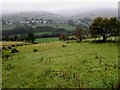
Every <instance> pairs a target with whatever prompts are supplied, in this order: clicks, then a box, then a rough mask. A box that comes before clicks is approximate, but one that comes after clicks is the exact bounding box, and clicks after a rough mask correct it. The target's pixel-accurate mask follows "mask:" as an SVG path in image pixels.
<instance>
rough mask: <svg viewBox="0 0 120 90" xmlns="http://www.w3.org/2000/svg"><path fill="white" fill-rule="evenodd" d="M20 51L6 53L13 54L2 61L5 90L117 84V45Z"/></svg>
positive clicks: (23, 48) (51, 45)
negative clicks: (8, 89) (7, 89)
mask: <svg viewBox="0 0 120 90" xmlns="http://www.w3.org/2000/svg"><path fill="white" fill-rule="evenodd" d="M63 45H66V47H62V46H63ZM17 49H18V50H19V53H15V54H10V50H7V51H3V54H5V53H8V54H10V57H9V58H8V59H6V58H3V60H2V64H3V65H2V68H3V69H2V70H3V73H2V75H3V77H2V78H3V88H55V87H57V88H61V87H62V88H112V86H115V85H116V84H117V83H118V82H117V81H118V47H117V45H116V44H114V43H101V44H95V43H76V42H71V43H69V44H66V43H65V42H50V43H41V44H35V45H27V46H20V47H17ZM35 49H36V50H38V51H37V52H33V50H35Z"/></svg>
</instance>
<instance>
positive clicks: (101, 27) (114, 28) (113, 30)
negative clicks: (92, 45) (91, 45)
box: [90, 17, 120, 41]
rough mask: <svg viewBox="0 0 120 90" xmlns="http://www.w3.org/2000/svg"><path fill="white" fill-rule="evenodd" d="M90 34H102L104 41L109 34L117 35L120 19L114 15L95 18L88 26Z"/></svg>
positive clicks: (119, 29) (119, 28)
mask: <svg viewBox="0 0 120 90" xmlns="http://www.w3.org/2000/svg"><path fill="white" fill-rule="evenodd" d="M90 33H91V35H92V36H102V37H103V41H106V40H107V38H109V37H110V36H118V35H119V34H120V21H119V20H118V19H117V18H116V17H112V18H110V19H108V18H102V17H98V18H96V19H95V20H94V21H93V23H92V25H91V26H90Z"/></svg>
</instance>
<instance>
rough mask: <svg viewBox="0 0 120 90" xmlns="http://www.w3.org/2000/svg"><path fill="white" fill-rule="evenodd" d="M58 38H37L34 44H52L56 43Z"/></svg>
mask: <svg viewBox="0 0 120 90" xmlns="http://www.w3.org/2000/svg"><path fill="white" fill-rule="evenodd" d="M58 40H59V39H58V37H51V38H37V39H36V40H35V42H36V43H40V42H54V41H58Z"/></svg>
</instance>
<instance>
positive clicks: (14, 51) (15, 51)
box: [11, 48, 19, 53]
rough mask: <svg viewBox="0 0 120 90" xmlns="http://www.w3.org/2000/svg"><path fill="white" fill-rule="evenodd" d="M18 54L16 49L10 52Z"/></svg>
mask: <svg viewBox="0 0 120 90" xmlns="http://www.w3.org/2000/svg"><path fill="white" fill-rule="evenodd" d="M18 52H19V51H18V50H17V49H16V48H14V49H12V51H11V53H18Z"/></svg>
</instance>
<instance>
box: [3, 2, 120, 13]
mask: <svg viewBox="0 0 120 90" xmlns="http://www.w3.org/2000/svg"><path fill="white" fill-rule="evenodd" d="M118 1H119V0H2V11H3V13H8V12H20V11H49V12H55V11H59V10H70V9H78V8H79V9H81V11H86V10H90V9H97V8H117V7H118Z"/></svg>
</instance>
